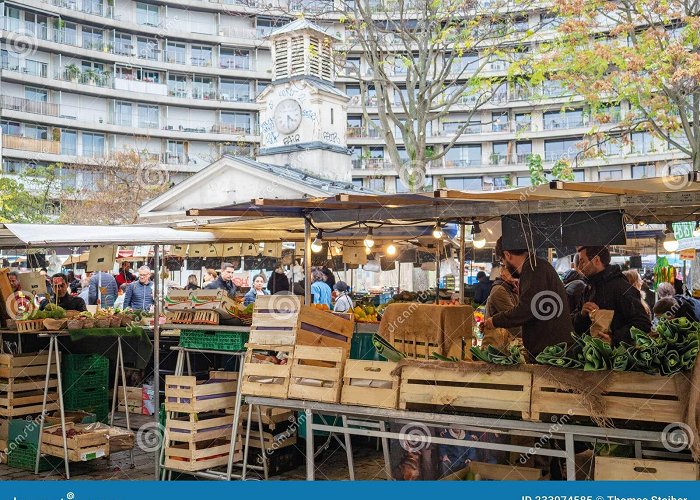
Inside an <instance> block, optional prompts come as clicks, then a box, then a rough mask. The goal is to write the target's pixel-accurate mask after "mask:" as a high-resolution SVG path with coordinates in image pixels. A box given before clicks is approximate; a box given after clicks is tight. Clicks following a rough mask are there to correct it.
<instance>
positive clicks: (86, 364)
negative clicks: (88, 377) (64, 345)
mask: <svg viewBox="0 0 700 500" xmlns="http://www.w3.org/2000/svg"><path fill="white" fill-rule="evenodd" d="M95 370H105V371H107V372H109V359H107V358H105V357H104V356H100V355H99V354H66V355H65V356H64V357H63V359H62V360H61V371H62V372H63V374H64V377H65V375H66V374H70V373H71V372H73V373H78V374H80V373H83V372H89V371H95Z"/></svg>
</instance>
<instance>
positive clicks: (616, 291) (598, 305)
mask: <svg viewBox="0 0 700 500" xmlns="http://www.w3.org/2000/svg"><path fill="white" fill-rule="evenodd" d="M578 255H579V269H580V270H581V272H582V273H583V274H584V275H585V276H586V280H587V282H588V287H587V288H586V290H585V291H584V293H583V297H582V298H581V306H580V309H579V310H578V311H576V313H575V314H574V316H573V320H574V328H575V329H576V333H579V334H580V333H584V332H587V331H588V330H590V328H591V324H592V322H591V318H590V313H591V312H593V311H595V310H597V309H608V310H612V311H614V315H613V319H612V323H611V324H610V334H609V337H610V338H609V339H606V340H610V341H611V343H612V345H613V346H616V345H618V344H619V343H620V342H623V341H624V342H627V343H631V342H632V337H631V336H630V328H631V327H633V326H635V327H637V328H639V329H640V330H642V331H644V332H649V331H651V318H650V317H649V315H648V314H647V312H646V310H645V309H644V306H643V305H642V297H641V295H640V294H639V290H637V289H636V288H635V287H634V286H633V285H631V284H630V283H629V281H627V279H626V278H625V276H624V275H623V274H622V271H621V270H620V266H617V265H611V264H610V250H609V249H608V247H604V246H589V247H580V248H578Z"/></svg>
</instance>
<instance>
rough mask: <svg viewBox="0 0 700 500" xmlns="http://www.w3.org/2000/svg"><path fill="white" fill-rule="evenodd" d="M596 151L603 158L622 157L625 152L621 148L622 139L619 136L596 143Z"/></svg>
mask: <svg viewBox="0 0 700 500" xmlns="http://www.w3.org/2000/svg"><path fill="white" fill-rule="evenodd" d="M598 149H599V150H600V151H601V152H602V153H603V154H604V155H605V156H622V155H624V154H625V151H624V150H623V147H622V138H621V137H619V136H612V137H609V138H607V139H605V140H602V141H600V142H599V143H598Z"/></svg>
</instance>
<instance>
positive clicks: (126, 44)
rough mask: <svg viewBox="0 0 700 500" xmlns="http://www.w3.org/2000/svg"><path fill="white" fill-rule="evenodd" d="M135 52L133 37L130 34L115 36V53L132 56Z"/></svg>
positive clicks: (117, 34) (116, 34)
mask: <svg viewBox="0 0 700 500" xmlns="http://www.w3.org/2000/svg"><path fill="white" fill-rule="evenodd" d="M133 50H134V45H133V43H132V40H131V35H130V34H128V33H115V34H114V53H115V54H119V55H122V56H130V55H131V53H132V51H133Z"/></svg>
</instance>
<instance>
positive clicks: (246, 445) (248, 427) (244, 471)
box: [234, 403, 253, 481]
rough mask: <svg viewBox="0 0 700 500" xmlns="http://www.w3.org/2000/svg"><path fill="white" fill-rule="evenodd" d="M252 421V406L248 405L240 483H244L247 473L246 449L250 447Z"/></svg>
mask: <svg viewBox="0 0 700 500" xmlns="http://www.w3.org/2000/svg"><path fill="white" fill-rule="evenodd" d="M252 420H253V405H252V404H250V403H248V420H246V423H245V443H244V445H243V472H242V473H241V481H245V477H246V472H247V471H248V447H249V446H250V424H251V423H252ZM234 429H235V427H234Z"/></svg>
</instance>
